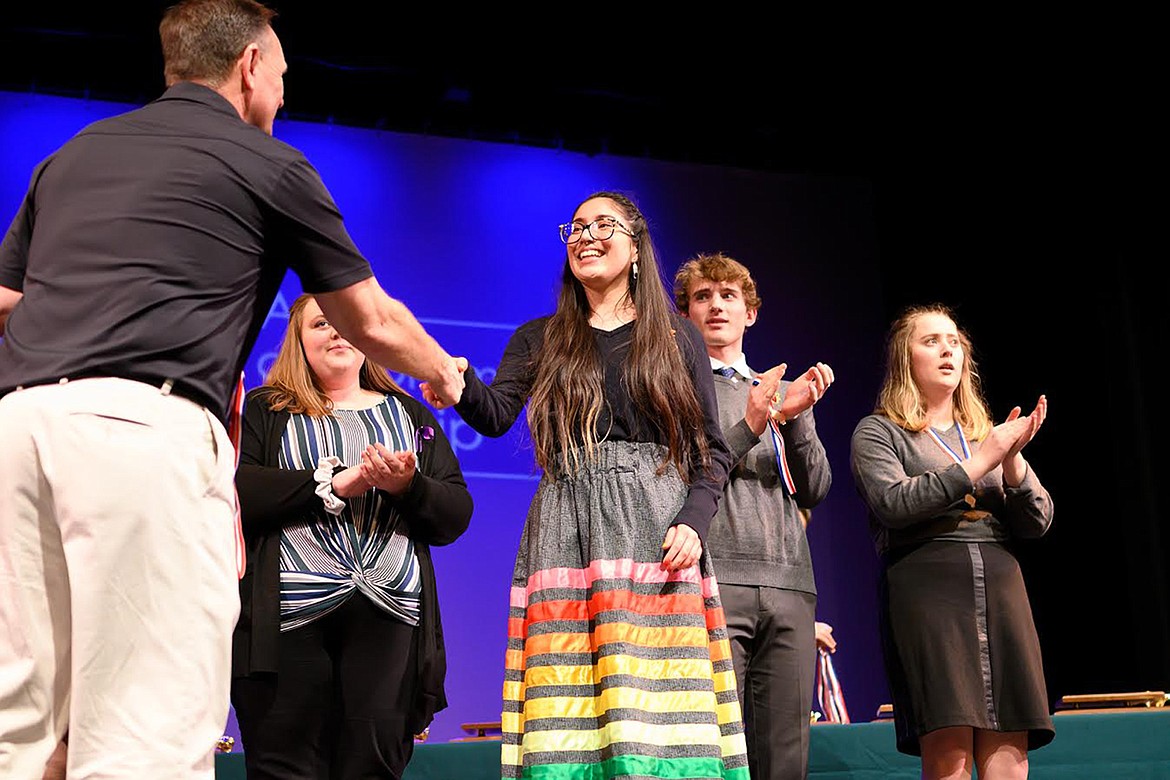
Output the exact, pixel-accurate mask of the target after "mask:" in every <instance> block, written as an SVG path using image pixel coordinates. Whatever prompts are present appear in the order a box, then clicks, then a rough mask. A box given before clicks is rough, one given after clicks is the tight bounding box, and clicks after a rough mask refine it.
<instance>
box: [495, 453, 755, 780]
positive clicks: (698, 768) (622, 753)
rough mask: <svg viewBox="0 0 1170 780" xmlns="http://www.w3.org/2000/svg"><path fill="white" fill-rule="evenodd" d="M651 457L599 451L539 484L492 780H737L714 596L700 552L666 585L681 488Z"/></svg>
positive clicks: (730, 688) (736, 711) (734, 704)
mask: <svg viewBox="0 0 1170 780" xmlns="http://www.w3.org/2000/svg"><path fill="white" fill-rule="evenodd" d="M662 453H663V449H662V448H661V447H660V446H658V445H654V444H647V443H631V442H606V443H603V444H602V452H601V457H600V458H599V459H598V461H597V462H596V463H594V464H592V465H590V466H589V467H587V468H585V469H582V470H580V471H579V472H577V473H575V474H573V475H570V476H560V477H550V476H548V475H547V474H546V475H545V477H544V478H543V479H542V480H541V483H540V487H539V488H538V491H537V495H536V497H535V498H534V499H533V502H532V506H531V508H530V510H529V513H528V519H527V522H526V524H525V527H524V533H523V536H522V538H521V541H520V549H519V552H518V553H517V556H516V569H515V575H514V577H513V584H512V595H511V608H510V612H509V620H508V649H507V659H506V668H505V679H504V709H503V717H502V725H503V745H502V751H501V758H502V767H501V769H502V776H503V777H504V778H525V779H526V780H610V779H611V778H615V779H616V778H620V779H621V780H642V779H643V778H679V779H680V780H681V779H683V778H686V779H688V780H699V779H702V780H708V779H712V780H714V779H716V778H718V779H719V780H725V779H729V780H748V768H747V750H746V743H745V740H744V734H743V720H742V717H741V713H740V707H739V702H738V700H737V698H736V683H735V672H734V669H733V667H732V663H731V651H730V647H729V645H728V641H727V624H726V621H725V619H724V617H723V608H722V606H721V604H720V601H719V588H718V585H717V583H716V581H715V576H714V575H713V574H712V572H711V566H710V561H709V558H708V556H707V554H706V553H705V552H704V555H703V559H702V560H701V562H700V563H699V565H696V566H693V567H691V568H690V569H689V570H686V571H678V572H669V571H667V570H666V569H664V568H663V567H662V564H661V561H662V549H661V545H662V540H663V538H664V537H665V535H666V530H667V528H668V526H669V524H670V522H671V521H672V520H673V519H674V517H675V516H676V514H677V512H678V510H679V508H680V507H681V506H682V502H683V498H684V496H685V495H686V486H685V484H684V483H683V482H682V480H680V479H679V477H678V475H677V474H676V473H675V472H674V471H673V469H669V470H667V472H666V473H665V474H663V475H661V476H659V475H657V474H656V471H657V469H658V465H659V463H660V462H661V459H662Z"/></svg>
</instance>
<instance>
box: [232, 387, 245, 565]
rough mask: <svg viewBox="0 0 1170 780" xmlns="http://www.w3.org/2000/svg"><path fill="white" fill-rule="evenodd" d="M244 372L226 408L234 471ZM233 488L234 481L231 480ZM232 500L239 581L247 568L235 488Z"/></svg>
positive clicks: (241, 418)
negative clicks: (233, 452) (233, 453)
mask: <svg viewBox="0 0 1170 780" xmlns="http://www.w3.org/2000/svg"><path fill="white" fill-rule="evenodd" d="M245 394H246V391H245V389H244V372H243V371H241V372H240V381H239V382H237V383H236V389H235V390H234V391H233V392H232V402H231V406H230V407H229V408H228V436H229V437H230V438H231V440H232V447H233V449H235V451H236V470H239V468H240V437H241V435H242V434H243V427H244V395H245ZM232 484H233V486H234V485H235V480H234V479H233V480H232ZM232 493H233V498H234V502H235V508H236V513H235V514H236V516H235V523H236V576H237V577H238V578H239V579H243V578H244V571H245V569H246V567H247V560H246V556H247V554H246V552H245V548H244V526H243V524H242V521H241V518H240V494H239V492H238V491H237V490H235V488H234V487H233V488H232Z"/></svg>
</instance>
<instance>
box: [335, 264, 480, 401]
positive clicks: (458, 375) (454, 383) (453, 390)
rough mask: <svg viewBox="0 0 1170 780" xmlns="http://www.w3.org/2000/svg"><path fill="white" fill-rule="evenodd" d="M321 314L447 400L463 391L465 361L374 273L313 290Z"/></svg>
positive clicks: (359, 345)
mask: <svg viewBox="0 0 1170 780" xmlns="http://www.w3.org/2000/svg"><path fill="white" fill-rule="evenodd" d="M315 297H316V299H317V303H318V304H319V305H320V306H321V311H322V312H324V313H325V318H326V319H328V320H329V322H330V324H331V325H333V327H334V328H336V329H337V332H338V333H340V334H341V335H342V336H344V337H345V339H346V340H347V341H349V342H350V343H351V344H353V345H354V346H355V347H357V348H358V349H359V350H361V351H362V352H364V353H365V354H366V355H368V356H369V357H370V358H371V359H372V360H374V361H376V362H378V363H381V364H382V365H383V366H385V367H386V368H388V369H390V370H392V371H401V372H402V373H405V374H409V375H410V376H413V377H415V378H416V379H419V380H422V381H424V382H427V383H428V385H429V386H430V388H431V390H432V391H433V392H434V393H435V394H436V395H438V397H439V398H440V399H441V400H442V401H443V402H444V403H446V404H448V405H450V404H454V403H456V402H458V401H459V399H460V397H461V396H462V395H463V369H464V368H466V367H467V364H466V362H465V361H459V360H456V359H455V358H453V357H451V356H450V355H448V354H447V352H446V351H445V350H444V349H443V348H442V347H440V346H439V343H438V342H437V341H435V339H434V338H432V337H431V335H430V334H429V333H427V332H426V330H425V329H424V328H423V326H422V325H421V324H420V323H419V321H418V320H417V319H415V316H414V315H413V314H411V312H410V310H409V309H407V308H406V306H405V305H404V304H403V303H402V302H401V301H398V300H395V299H394V298H391V297H390V296H389V295H387V294H386V292H385V291H384V290H383V289H382V286H381V285H380V284H378V280H377V279H376V278H374V277H372V276H371V277H368V278H366V279H363V280H362V281H360V282H356V283H354V284H351V285H349V286H348V287H343V288H342V289H340V290H337V291H335V292H328V293H316V295H315Z"/></svg>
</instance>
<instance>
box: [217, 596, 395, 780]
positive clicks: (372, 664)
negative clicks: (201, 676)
mask: <svg viewBox="0 0 1170 780" xmlns="http://www.w3.org/2000/svg"><path fill="white" fill-rule="evenodd" d="M414 631H415V629H414V628H413V627H411V626H408V625H407V624H405V623H403V622H402V621H400V620H396V619H395V618H393V617H391V616H389V615H387V614H386V613H385V612H383V611H382V610H380V609H378V608H377V607H376V606H374V605H373V604H372V603H371V602H370V600H369V599H367V598H366V597H365V596H363V595H362V594H360V593H355V594H354V595H353V596H351V597H350V598H349V600H348V601H346V602H345V603H344V604H342V605H341V606H340V607H338V608H337V609H336V610H334V611H333V612H331V613H330V614H328V615H326V616H325V617H323V618H320V619H318V620H316V621H314V622H312V623H309V624H308V625H305V626H301V627H300V628H297V629H293V630H292V631H285V632H282V633H281V634H280V646H279V648H280V660H279V664H278V666H279V671H278V673H277V674H276V675H257V676H254V677H246V678H237V679H236V680H234V681H233V683H232V704H233V705H234V706H235V709H236V719H237V720H238V721H239V725H240V740H241V742H242V743H243V748H244V764H245V766H246V767H247V770H248V780H269V779H271V780H373V779H374V778H378V779H379V780H381V779H382V778H390V779H391V780H399V778H401V777H402V773H403V771H404V770H405V768H406V764H407V762H408V761H409V760H410V756H411V754H412V753H413V751H414V735H413V734H411V733H410V732H409V730H408V729H407V726H406V721H407V714H408V712H409V710H410V704H411V700H412V699H413V697H414V689H415V685H416V681H415V678H416V676H417V672H416V666H417V664H416V660H415V655H414V641H413V638H414Z"/></svg>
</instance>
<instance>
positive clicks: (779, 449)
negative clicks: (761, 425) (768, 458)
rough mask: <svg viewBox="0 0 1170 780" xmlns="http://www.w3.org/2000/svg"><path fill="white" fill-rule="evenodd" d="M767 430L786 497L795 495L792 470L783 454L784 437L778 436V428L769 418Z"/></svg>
mask: <svg viewBox="0 0 1170 780" xmlns="http://www.w3.org/2000/svg"><path fill="white" fill-rule="evenodd" d="M768 428H769V430H771V431H772V443H773V444H774V445H776V465H777V466H778V467H779V468H780V476H781V477H783V478H784V486H785V487H787V488H788V495H790V496H792V495H795V494H796V483H795V482H793V481H792V470H791V469H789V468H788V457H787V456H786V455H785V453H784V437H783V436H781V435H780V426H778V425H777V424H776V421H775V420H774V419H773V418H771V417H769V418H768Z"/></svg>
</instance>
